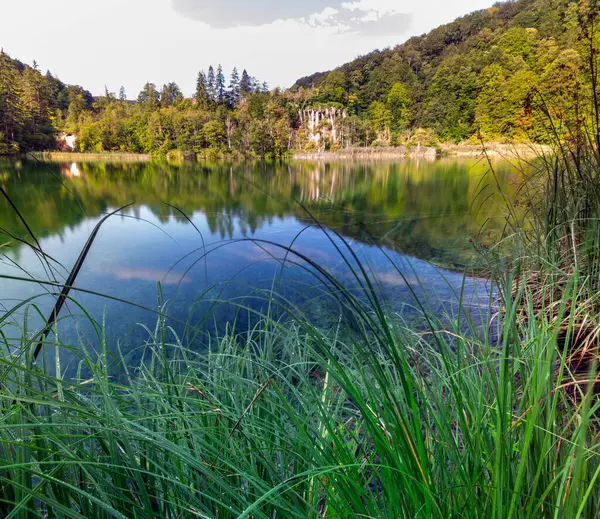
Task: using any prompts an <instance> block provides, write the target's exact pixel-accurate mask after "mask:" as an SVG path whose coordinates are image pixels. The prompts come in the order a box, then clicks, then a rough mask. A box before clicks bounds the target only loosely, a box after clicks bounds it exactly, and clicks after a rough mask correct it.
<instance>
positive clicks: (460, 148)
mask: <svg viewBox="0 0 600 519" xmlns="http://www.w3.org/2000/svg"><path fill="white" fill-rule="evenodd" d="M551 151H552V150H551V148H550V147H549V146H543V145H540V144H485V145H481V144H479V145H472V144H442V145H441V146H439V147H437V148H434V147H431V146H423V147H421V148H416V147H413V148H407V147H404V146H396V147H391V146H390V147H380V148H347V149H343V150H338V151H324V152H298V153H294V155H293V157H294V159H295V160H338V159H343V160H345V159H356V160H364V159H367V160H391V159H424V160H437V159H438V158H441V157H465V158H467V157H471V158H482V157H485V156H486V155H487V156H488V157H490V158H495V159H497V158H502V159H518V158H521V159H528V158H535V157H538V156H540V155H542V154H545V153H550V152H551Z"/></svg>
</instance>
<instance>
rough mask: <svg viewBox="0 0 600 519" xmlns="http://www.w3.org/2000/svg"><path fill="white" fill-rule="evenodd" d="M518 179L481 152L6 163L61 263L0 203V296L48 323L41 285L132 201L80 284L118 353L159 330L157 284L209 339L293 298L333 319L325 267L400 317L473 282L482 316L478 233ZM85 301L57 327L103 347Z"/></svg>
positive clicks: (175, 316) (25, 207)
mask: <svg viewBox="0 0 600 519" xmlns="http://www.w3.org/2000/svg"><path fill="white" fill-rule="evenodd" d="M517 183H518V174H517V172H516V171H515V170H514V169H513V168H512V166H511V165H510V164H509V163H507V162H499V163H497V164H496V165H495V178H492V176H491V175H490V174H489V167H488V165H487V163H486V162H485V161H476V160H470V159H469V160H467V159H457V160H451V159H445V160H438V161H434V162H428V161H416V160H411V161H409V160H405V161H400V162H369V163H355V162H349V161H345V162H339V163H313V162H290V163H262V162H257V163H242V164H224V163H221V164H188V163H184V164H180V165H171V164H167V163H147V164H123V163H121V164H107V163H64V164H50V163H38V162H34V161H17V162H2V163H0V185H1V186H2V187H3V189H4V190H5V191H6V192H7V193H8V195H9V196H10V198H11V200H12V201H13V203H14V204H15V205H16V206H17V208H18V209H19V210H20V212H21V213H22V214H23V216H24V217H25V219H26V220H27V224H28V225H29V227H30V228H31V230H32V232H33V233H34V235H35V236H36V238H37V240H38V241H39V243H40V246H41V248H42V250H43V251H44V253H45V254H47V255H48V256H49V257H51V258H52V260H51V261H49V262H44V261H41V259H40V255H39V254H36V253H35V251H33V250H32V249H31V248H30V247H28V246H27V245H24V244H22V243H20V242H18V241H17V240H16V239H15V238H14V237H20V238H22V239H25V240H28V241H29V242H31V241H32V239H31V237H30V236H29V235H28V232H27V230H26V228H25V226H24V225H23V223H22V222H21V221H20V220H19V218H18V215H17V214H16V213H15V211H14V210H13V209H12V207H11V206H10V204H9V203H8V202H7V201H6V200H5V199H4V198H2V199H1V200H0V221H1V222H2V223H1V227H2V232H4V235H1V234H0V246H1V248H0V254H1V255H2V259H1V260H0V276H5V277H4V278H2V279H1V280H0V283H1V286H2V292H1V295H0V303H1V304H2V305H3V309H4V311H7V310H9V309H10V308H12V307H13V306H14V305H15V304H17V303H19V302H21V301H23V300H25V299H28V298H31V302H32V303H35V304H36V305H37V307H38V308H39V313H38V312H36V311H35V310H34V309H30V310H29V312H28V313H29V315H30V318H29V320H28V321H27V325H28V330H29V332H32V331H34V330H35V328H36V327H39V326H41V324H42V322H43V320H42V318H41V316H40V314H41V315H48V313H49V312H50V310H51V308H52V306H53V304H54V301H55V295H53V294H52V293H55V292H56V289H55V288H54V287H52V286H48V285H40V284H39V283H36V282H34V281H33V280H46V281H47V280H57V281H58V282H64V281H65V280H66V278H67V276H68V272H69V270H70V269H71V268H72V267H73V265H74V263H75V261H76V259H77V257H78V255H79V253H80V251H81V249H82V247H83V246H84V244H85V243H86V240H87V239H88V236H89V235H90V233H91V232H92V230H93V229H94V226H95V225H96V224H97V223H98V222H99V221H100V220H101V219H102V218H103V216H105V215H106V214H108V213H110V212H112V211H115V210H117V209H119V208H120V207H123V206H125V205H127V204H133V205H132V206H130V207H129V208H127V209H125V210H123V211H121V212H120V213H119V215H117V216H113V217H111V218H110V219H108V220H107V221H106V222H105V223H104V225H103V226H102V227H101V229H100V232H99V233H98V236H97V238H96V240H95V241H94V243H93V246H92V248H91V251H90V253H89V255H88V257H87V259H86V261H85V264H84V266H83V268H82V270H81V272H80V274H79V276H78V278H77V280H76V283H75V286H76V287H77V288H78V289H82V290H83V292H82V291H73V292H72V293H71V296H72V297H73V298H74V299H75V301H76V302H77V303H78V304H79V305H81V308H83V309H85V311H86V312H88V313H89V314H90V315H91V316H92V317H93V318H94V319H96V320H97V321H98V322H102V320H103V319H105V321H106V322H107V324H108V326H107V339H108V343H109V347H110V349H111V351H112V352H113V353H114V352H116V349H117V343H118V340H119V339H120V340H121V342H120V344H121V347H122V348H123V349H124V350H126V351H127V349H132V348H135V347H136V346H139V344H140V342H143V339H144V337H145V336H147V332H146V331H145V330H144V329H143V328H142V327H141V326H136V324H144V325H146V326H148V327H150V328H153V326H154V323H155V322H156V314H155V313H153V312H152V311H151V310H153V309H154V310H155V309H156V308H157V307H158V304H159V297H158V293H159V290H158V286H159V285H158V284H159V283H160V288H161V291H162V296H161V297H162V300H164V301H165V302H166V303H165V307H164V308H165V313H167V314H168V315H169V318H170V324H172V326H173V327H174V329H175V330H176V331H177V332H178V333H180V334H181V335H182V337H183V338H185V339H186V340H189V341H190V342H191V343H196V342H197V343H198V345H199V346H198V347H201V346H200V344H202V343H205V342H206V337H207V335H211V334H213V335H214V334H215V333H223V332H224V330H225V326H226V325H229V326H235V328H236V330H244V329H247V328H249V327H251V326H253V324H254V323H256V321H257V320H258V319H260V316H261V315H264V314H266V313H270V314H271V315H277V316H279V314H281V315H282V316H283V315H284V314H285V312H284V309H285V308H288V307H289V306H292V307H295V308H298V312H297V313H293V315H294V316H295V317H296V318H299V317H300V316H302V318H304V319H311V320H312V319H314V320H315V322H317V323H319V325H320V326H324V327H327V326H331V325H332V324H333V323H335V322H336V320H337V319H338V317H339V308H338V307H337V306H336V301H335V297H332V296H331V288H332V287H331V283H328V282H324V281H323V272H327V273H330V274H331V275H333V276H335V278H336V279H338V280H340V282H341V283H342V284H343V285H344V286H345V287H347V288H349V289H350V290H353V291H356V293H360V291H361V286H360V284H361V282H363V284H364V280H363V279H362V276H358V278H357V277H356V276H355V275H354V272H355V271H356V270H358V263H357V262H360V264H361V265H363V266H364V268H365V270H366V271H367V272H368V276H369V278H370V279H371V280H373V282H374V286H375V287H376V289H377V292H378V294H379V296H380V298H381V301H382V302H384V303H385V304H386V305H388V306H390V307H391V308H392V310H393V311H394V312H395V313H396V314H397V315H398V316H399V318H402V319H407V320H410V319H418V317H417V316H418V314H419V312H418V307H419V304H418V303H420V304H423V305H425V306H429V307H430V308H431V309H432V311H434V312H435V313H436V314H437V315H441V314H443V313H447V314H448V315H452V314H453V313H454V312H455V311H456V293H458V292H460V291H461V287H463V285H464V287H465V290H464V294H465V296H464V306H465V308H468V309H469V311H472V312H474V314H476V313H477V312H478V311H479V309H480V307H481V305H482V304H483V306H485V305H486V304H487V301H488V298H489V292H490V284H489V282H488V281H486V280H485V279H478V278H477V277H469V278H466V279H465V276H464V274H463V273H464V272H472V267H473V265H475V263H476V262H477V261H478V257H479V254H478V252H477V251H476V250H475V247H474V244H473V241H475V242H480V241H484V242H486V241H488V242H489V241H490V240H493V237H494V232H495V231H497V230H499V229H501V228H502V225H503V223H504V212H503V209H502V203H501V197H499V196H498V194H497V186H498V185H499V186H500V188H501V189H502V190H503V191H504V192H505V193H506V194H508V195H509V196H513V194H514V192H515V190H516V186H517ZM175 208H177V209H175ZM11 235H12V236H13V238H11ZM290 249H291V250H290ZM350 251H352V253H351V252H350ZM353 255H355V256H353ZM6 276H8V277H16V278H30V279H31V280H32V281H25V280H15V279H7V278H6ZM85 291H89V292H94V294H91V293H88V292H85ZM49 292H50V293H49ZM415 295H416V297H417V298H418V299H419V301H418V302H417V301H416V300H415ZM116 299H118V300H126V301H128V302H131V303H133V305H132V304H126V303H124V302H122V301H117V300H116ZM81 308H79V307H78V305H77V304H75V302H69V304H68V305H67V307H66V308H65V310H64V316H63V317H66V316H69V315H73V316H75V317H74V318H65V319H63V320H62V321H61V322H60V324H59V334H60V337H61V340H62V341H63V342H64V343H66V344H68V345H70V346H72V347H73V349H74V350H77V349H78V348H79V347H80V346H81V345H82V344H84V345H86V346H89V347H90V348H96V347H97V342H98V341H97V339H96V338H95V337H94V333H93V329H92V328H91V327H90V326H89V325H88V324H86V320H85V319H81V318H78V317H77V316H81V314H82V310H81ZM23 317H24V308H21V309H19V311H17V312H15V313H14V314H12V317H11V320H12V321H13V322H14V325H15V327H17V326H19V327H21V326H23V323H24V319H23ZM11 330H12V331H11V333H14V334H15V336H18V333H17V332H16V330H15V328H14V327H13V328H11ZM7 333H8V332H7ZM72 361H73V358H72V357H71V356H70V355H69V354H67V353H65V363H66V364H67V365H68V364H69V362H72Z"/></svg>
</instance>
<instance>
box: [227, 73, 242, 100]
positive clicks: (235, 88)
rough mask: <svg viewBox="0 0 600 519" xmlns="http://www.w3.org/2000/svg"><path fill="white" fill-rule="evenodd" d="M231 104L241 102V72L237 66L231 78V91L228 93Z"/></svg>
mask: <svg viewBox="0 0 600 519" xmlns="http://www.w3.org/2000/svg"><path fill="white" fill-rule="evenodd" d="M227 95H228V98H229V104H230V105H231V106H237V105H238V104H239V102H240V74H239V72H238V69H237V67H234V68H233V72H232V73H231V79H230V80H229V91H228V93H227Z"/></svg>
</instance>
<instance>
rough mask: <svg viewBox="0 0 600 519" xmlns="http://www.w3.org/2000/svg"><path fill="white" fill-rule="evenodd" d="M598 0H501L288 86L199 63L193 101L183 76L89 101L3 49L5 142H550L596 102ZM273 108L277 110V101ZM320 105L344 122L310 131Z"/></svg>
mask: <svg viewBox="0 0 600 519" xmlns="http://www.w3.org/2000/svg"><path fill="white" fill-rule="evenodd" d="M597 10H598V7H597V5H596V3H595V2H591V3H590V2H587V1H586V2H584V1H581V2H574V1H569V0H517V1H511V2H504V3H498V4H496V5H494V6H493V7H491V8H489V9H485V10H482V11H478V12H475V13H472V14H470V15H467V16H465V17H463V18H460V19H458V20H456V21H454V22H452V23H450V24H447V25H444V26H442V27H438V28H437V29H434V30H433V31H431V32H430V33H429V34H427V35H425V36H421V37H417V38H412V39H410V40H409V41H407V42H406V43H405V44H403V45H400V46H397V47H395V48H391V49H386V50H384V51H375V52H372V53H370V54H367V55H365V56H361V57H359V58H357V59H356V60H354V61H353V62H350V63H348V64H346V65H343V66H342V67H339V68H338V69H336V70H333V71H330V72H326V73H319V74H315V75H313V76H310V77H307V78H303V79H301V80H299V81H298V82H297V83H296V85H295V86H294V87H293V88H292V89H290V90H288V91H285V92H281V91H279V90H275V91H273V92H268V88H267V87H266V85H265V84H261V82H260V81H258V80H257V79H256V78H253V77H252V76H250V75H249V74H248V72H247V71H246V70H243V72H242V74H241V76H240V74H239V73H238V71H237V69H234V71H233V72H232V74H231V79H230V82H229V85H227V84H226V79H225V74H224V72H223V68H222V66H221V65H218V66H217V67H216V68H215V67H212V66H211V67H210V68H209V69H208V74H205V73H204V72H200V73H199V74H198V77H197V81H196V89H195V92H194V93H193V96H192V97H191V98H189V99H185V98H184V97H185V96H184V95H183V93H182V92H181V90H180V89H179V87H178V86H177V84H176V83H173V82H171V83H168V84H166V85H164V87H163V88H162V90H159V89H158V88H157V87H156V85H154V84H153V83H150V82H149V83H147V84H146V85H145V86H144V87H143V89H142V91H141V92H140V94H139V96H138V98H137V103H129V102H128V101H127V100H126V96H125V93H124V91H123V92H121V93H120V95H119V97H118V99H117V97H116V96H115V95H113V94H110V93H109V92H108V91H106V93H105V96H103V97H98V98H93V97H92V96H91V95H90V94H89V92H87V91H85V90H84V89H83V88H81V87H77V86H66V85H64V84H62V83H61V82H60V81H59V80H57V79H56V78H54V77H52V75H51V74H46V76H42V75H41V74H40V73H39V71H38V70H37V68H36V67H29V66H27V65H23V64H22V63H20V62H18V61H15V60H11V59H10V58H9V57H8V56H6V54H4V53H2V54H1V56H0V125H1V128H0V130H1V131H2V133H3V135H4V138H3V150H6V149H10V150H14V149H21V150H24V151H28V150H41V149H46V148H52V147H53V146H54V144H55V143H54V137H55V134H56V132H57V131H66V132H70V133H74V134H76V136H77V138H78V141H79V144H78V148H79V149H80V150H95V151H127V152H139V151H143V152H146V153H153V154H161V155H164V154H165V153H167V152H169V151H172V150H178V151H181V152H186V153H187V152H195V153H202V152H203V151H204V150H206V149H212V150H215V149H221V148H222V149H226V150H227V151H228V153H229V152H230V153H232V154H236V155H238V156H239V155H244V156H249V155H252V156H267V155H269V156H271V155H272V156H281V155H283V154H285V153H287V152H288V151H290V150H292V149H298V148H300V149H301V148H305V147H306V148H312V147H317V148H319V149H337V148H339V147H352V146H369V145H371V144H372V143H376V144H389V143H392V144H399V143H400V142H403V134H404V133H405V132H407V131H411V130H414V129H416V128H427V129H429V130H432V131H433V132H434V133H435V135H436V137H437V139H440V140H442V141H454V142H459V141H463V140H468V139H478V138H480V137H484V138H486V139H489V140H503V139H510V140H513V141H518V140H526V139H529V140H534V141H537V142H548V141H549V140H551V139H552V138H553V133H554V132H555V129H556V128H560V127H564V126H565V125H571V124H573V123H574V122H575V121H576V119H577V117H579V116H578V115H577V107H578V106H581V105H582V103H588V104H589V102H590V93H589V91H590V87H591V84H592V82H593V81H595V79H594V76H595V72H594V71H595V70H597V68H598V63H597V62H598V55H599V53H598V52H596V53H595V54H594V55H593V59H592V60H590V59H588V58H587V57H586V56H588V53H587V52H586V49H587V48H588V47H589V46H590V45H592V46H593V47H594V48H595V49H598V48H600V41H598V40H599V38H600V36H599V35H598V34H597V31H596V26H597V23H595V21H596V15H597ZM534 98H535V102H534ZM540 98H543V102H542V103H541V104H545V105H547V106H548V107H550V109H551V110H550V111H551V112H552V117H553V119H554V120H555V122H556V123H557V124H555V125H554V126H555V128H554V129H552V128H549V127H548V125H547V124H545V123H544V119H545V117H544V109H540ZM267 105H269V106H271V107H272V108H273V107H276V109H271V110H270V111H267V110H266V109H265V107H266V106H267ZM317 108H318V109H323V110H326V109H328V108H329V109H330V108H335V109H336V110H337V112H339V114H341V115H340V117H339V119H344V120H337V121H335V120H334V121H331V120H329V121H325V122H323V121H322V120H321V119H319V121H318V123H314V122H313V124H312V126H311V127H310V128H308V127H307V125H306V124H305V121H304V120H302V117H301V115H299V114H300V113H301V112H302V111H303V110H308V109H317ZM336 117H338V116H337V115H336ZM211 121H213V122H214V121H218V122H219V123H221V124H223V125H224V127H225V130H224V132H225V136H224V137H223V138H222V139H221V138H220V137H218V135H216V133H215V130H216V127H217V126H216V124H212V125H211V126H210V127H208V128H207V130H206V131H203V127H204V125H205V124H207V123H208V122H211ZM348 123H350V124H348ZM319 125H320V126H319ZM261 132H262V133H261ZM311 132H312V134H309V133H311ZM207 136H208V137H207ZM221 141H223V142H221ZM404 141H406V139H404ZM225 144H226V145H225ZM4 153H6V151H4Z"/></svg>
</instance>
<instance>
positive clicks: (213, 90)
mask: <svg viewBox="0 0 600 519" xmlns="http://www.w3.org/2000/svg"><path fill="white" fill-rule="evenodd" d="M207 80H208V84H207V87H208V94H209V96H210V99H211V101H216V99H217V80H216V78H215V69H214V68H213V66H212V65H211V66H210V67H208V78H207Z"/></svg>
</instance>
